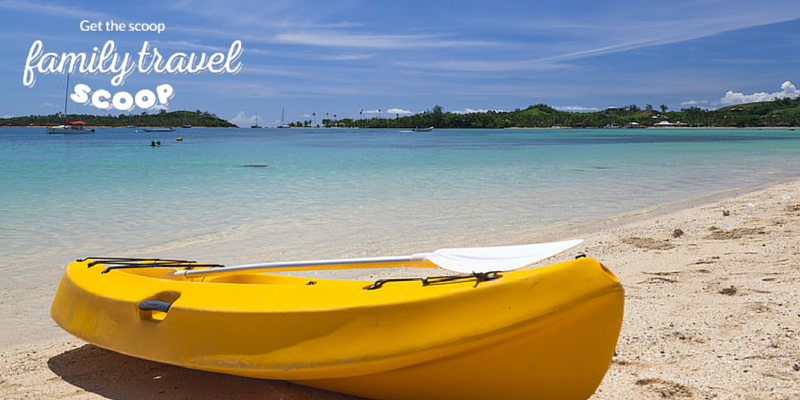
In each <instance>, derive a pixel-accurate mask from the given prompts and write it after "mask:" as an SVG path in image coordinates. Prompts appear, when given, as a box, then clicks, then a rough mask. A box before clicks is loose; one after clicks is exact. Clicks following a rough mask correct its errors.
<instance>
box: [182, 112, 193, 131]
mask: <svg viewBox="0 0 800 400" xmlns="http://www.w3.org/2000/svg"><path fill="white" fill-rule="evenodd" d="M191 127H192V126H191V125H189V124H187V123H186V111H184V112H183V125H181V128H191Z"/></svg>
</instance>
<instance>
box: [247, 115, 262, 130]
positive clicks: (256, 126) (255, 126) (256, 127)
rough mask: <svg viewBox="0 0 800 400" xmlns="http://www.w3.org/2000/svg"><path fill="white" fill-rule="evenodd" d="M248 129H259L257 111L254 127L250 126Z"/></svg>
mask: <svg viewBox="0 0 800 400" xmlns="http://www.w3.org/2000/svg"><path fill="white" fill-rule="evenodd" d="M250 127H251V128H254V129H258V128H261V125H259V124H258V111H256V124H255V125H251V126H250Z"/></svg>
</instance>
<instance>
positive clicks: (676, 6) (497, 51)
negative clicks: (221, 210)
mask: <svg viewBox="0 0 800 400" xmlns="http://www.w3.org/2000/svg"><path fill="white" fill-rule="evenodd" d="M82 20H90V21H103V22H104V21H109V20H114V21H115V22H122V23H126V24H128V23H136V22H157V23H164V24H165V26H166V30H165V31H164V32H162V33H160V34H156V33H151V32H82V31H81V30H80V22H81V21H82ZM36 40H41V41H42V42H43V43H44V46H45V51H46V52H55V53H59V54H60V53H63V52H73V53H81V52H83V53H88V54H91V53H92V48H93V47H95V46H97V47H102V45H103V44H105V42H106V41H107V40H114V41H115V43H116V45H117V47H118V52H120V53H123V54H124V53H126V52H127V53H131V54H132V56H134V57H135V56H136V54H135V53H137V52H138V51H139V50H140V49H141V47H142V44H143V42H144V41H149V42H150V44H151V46H153V47H156V48H158V49H159V51H160V52H161V53H165V54H167V55H169V54H172V53H174V52H184V53H192V52H194V53H198V54H199V53H202V52H205V53H208V54H210V53H214V52H227V49H228V48H229V47H230V46H231V43H232V42H233V41H235V40H241V41H242V44H243V47H244V50H243V53H242V56H241V57H240V59H239V60H240V61H241V63H242V65H243V66H242V70H241V72H239V73H238V74H235V75H231V74H219V75H217V74H212V73H209V72H203V73H200V74H197V75H192V74H187V75H181V74H177V75H172V74H164V75H162V74H157V73H151V74H147V75H145V74H141V73H138V72H134V73H133V74H132V75H130V76H129V77H128V78H127V80H126V81H125V84H124V85H123V86H120V87H115V86H112V85H111V83H110V81H111V77H112V76H110V75H104V74H96V75H83V74H77V75H73V76H72V77H71V82H70V86H71V87H74V86H75V85H76V84H79V83H83V84H86V85H89V86H90V87H91V88H92V89H93V90H97V89H105V90H108V91H109V92H111V94H114V93H116V92H118V91H127V92H129V93H132V94H135V93H136V92H138V91H139V90H142V89H150V90H154V89H155V87H156V86H158V85H160V84H163V83H169V84H170V85H172V86H173V88H174V89H175V95H174V97H173V98H172V99H171V100H170V103H169V105H168V106H167V108H168V109H169V110H181V109H189V110H195V109H201V110H208V111H212V112H214V113H216V114H217V115H219V116H220V117H223V118H225V119H229V120H232V121H234V122H235V123H239V124H240V125H246V124H249V123H252V121H253V118H254V114H255V113H256V112H258V113H259V115H260V117H261V119H260V122H261V123H262V124H263V125H275V124H276V123H277V122H278V121H279V119H280V112H281V107H285V108H286V119H287V122H288V121H295V120H305V119H311V113H312V112H313V113H316V118H317V120H321V119H322V118H324V116H325V114H326V113H328V115H330V116H331V117H332V116H333V115H334V114H336V115H337V116H338V117H339V118H342V117H358V116H359V111H360V110H364V112H365V114H366V115H377V114H373V113H377V110H379V109H380V110H381V115H382V116H384V117H388V116H391V117H394V116H395V115H396V114H400V115H404V114H406V113H417V112H421V111H424V110H426V109H430V108H432V107H433V106H434V105H437V104H439V105H441V106H443V107H444V109H445V110H446V111H455V112H465V111H469V110H486V109H497V110H513V109H515V108H525V107H527V106H528V105H531V104H537V103H546V104H549V105H552V106H555V107H556V108H559V109H564V110H579V111H580V110H585V111H591V110H598V109H604V108H607V107H610V106H616V107H620V106H625V105H628V104H637V105H639V106H640V107H644V106H645V105H646V104H653V105H654V106H655V107H658V106H659V105H660V104H666V105H667V106H669V108H670V109H680V108H683V107H688V106H698V107H708V108H718V107H721V106H724V105H728V104H735V103H737V102H743V101H752V100H761V99H769V98H772V97H774V96H776V95H777V96H783V95H785V96H793V97H796V96H797V95H798V94H800V93H797V90H796V89H795V87H794V84H798V85H800V6H798V4H797V2H796V0H786V1H759V2H755V1H738V0H726V1H719V0H694V1H669V2H657V3H656V2H641V1H603V2H600V1H564V0H560V1H498V2H487V1H480V2H478V1H459V2H455V1H438V2H430V1H403V2H381V1H360V0H348V1H303V0H299V1H288V0H284V1H280V2H278V1H249V2H248V1H246V2H234V1H227V2H220V1H207V0H202V1H177V2H166V1H159V2H156V1H147V0H145V1H136V2H124V3H122V2H119V3H118V2H107V1H103V2H99V1H98V2H93V1H65V2H49V1H43V0H0V51H1V52H2V56H0V89H2V90H0V92H1V93H2V96H0V116H7V115H28V114H50V113H53V112H57V111H60V110H61V109H62V108H63V100H64V97H63V96H64V89H65V77H64V75H60V74H49V75H42V74H38V75H37V80H36V84H35V85H34V86H33V87H26V86H24V85H23V83H22V77H23V68H24V66H25V64H26V59H27V57H28V52H29V50H30V48H31V45H32V44H33V42H34V41H36ZM786 82H789V84H786ZM69 108H70V112H86V113H102V114H105V113H108V111H101V110H98V109H96V108H92V107H90V106H83V105H78V104H76V103H74V102H70V105H69ZM110 112H111V113H113V114H118V113H119V111H117V110H111V111H110ZM133 112H141V110H138V109H134V111H133ZM150 112H154V111H150Z"/></svg>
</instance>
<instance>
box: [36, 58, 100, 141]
mask: <svg viewBox="0 0 800 400" xmlns="http://www.w3.org/2000/svg"><path fill="white" fill-rule="evenodd" d="M68 96H69V73H67V90H66V93H64V125H58V126H51V127H49V128H47V134H49V135H53V134H62V135H63V134H67V135H74V134H83V133H92V132H94V129H91V128H89V129H87V128H86V126H85V125H86V123H85V122H83V121H75V122H69V121H67V100H68V99H69V97H68Z"/></svg>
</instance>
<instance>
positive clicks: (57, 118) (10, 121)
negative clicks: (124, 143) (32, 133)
mask: <svg viewBox="0 0 800 400" xmlns="http://www.w3.org/2000/svg"><path fill="white" fill-rule="evenodd" d="M184 118H185V120H186V124H189V125H192V126H194V127H213V128H235V127H236V125H234V124H232V123H230V122H228V121H226V120H224V119H221V118H219V117H217V116H216V115H214V114H212V113H209V112H208V111H200V110H197V111H172V112H166V111H161V112H160V113H157V114H145V113H141V114H131V115H128V114H119V115H117V116H113V115H110V114H109V115H91V114H67V117H66V119H67V120H68V121H83V122H85V123H86V125H87V126H128V125H135V126H173V127H177V126H181V125H183V124H184ZM64 119H65V118H64V117H63V116H62V114H61V113H57V114H52V115H29V116H24V117H11V118H0V126H51V125H61V124H63V123H64Z"/></svg>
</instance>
